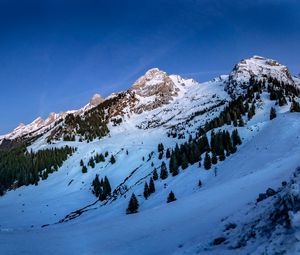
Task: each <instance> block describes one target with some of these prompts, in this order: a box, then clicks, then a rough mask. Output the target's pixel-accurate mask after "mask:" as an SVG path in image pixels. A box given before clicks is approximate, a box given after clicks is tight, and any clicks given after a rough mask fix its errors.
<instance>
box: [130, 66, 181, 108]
mask: <svg viewBox="0 0 300 255" xmlns="http://www.w3.org/2000/svg"><path fill="white" fill-rule="evenodd" d="M130 91H132V92H134V93H135V94H136V95H137V99H138V100H139V101H140V104H139V106H138V107H137V108H136V109H135V112H137V113H140V112H142V111H148V110H152V109H155V108H157V107H159V106H161V105H163V104H167V103H169V102H170V101H171V100H172V99H173V97H175V96H177V95H178V92H179V88H178V87H177V86H176V85H175V83H174V82H173V80H172V79H171V78H170V77H169V76H168V75H167V73H166V72H164V71H161V70H159V69H158V68H153V69H150V70H149V71H147V72H146V73H145V75H143V76H142V77H140V78H139V79H138V80H137V81H136V82H135V83H134V84H133V86H132V88H131V90H130Z"/></svg>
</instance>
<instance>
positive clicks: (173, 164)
mask: <svg viewBox="0 0 300 255" xmlns="http://www.w3.org/2000/svg"><path fill="white" fill-rule="evenodd" d="M169 169H170V173H171V174H172V175H173V176H176V175H177V174H178V164H177V160H176V157H175V153H172V155H171V159H170V166H169Z"/></svg>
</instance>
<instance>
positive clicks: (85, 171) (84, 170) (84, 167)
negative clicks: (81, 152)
mask: <svg viewBox="0 0 300 255" xmlns="http://www.w3.org/2000/svg"><path fill="white" fill-rule="evenodd" d="M81 171H82V173H83V174H85V173H87V167H86V166H83V167H82V169H81Z"/></svg>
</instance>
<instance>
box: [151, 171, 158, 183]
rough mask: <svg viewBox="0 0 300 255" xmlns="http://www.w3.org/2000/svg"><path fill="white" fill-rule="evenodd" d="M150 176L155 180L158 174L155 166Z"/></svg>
mask: <svg viewBox="0 0 300 255" xmlns="http://www.w3.org/2000/svg"><path fill="white" fill-rule="evenodd" d="M152 178H153V180H154V181H156V180H157V179H158V174H157V170H156V168H154V170H153V174H152Z"/></svg>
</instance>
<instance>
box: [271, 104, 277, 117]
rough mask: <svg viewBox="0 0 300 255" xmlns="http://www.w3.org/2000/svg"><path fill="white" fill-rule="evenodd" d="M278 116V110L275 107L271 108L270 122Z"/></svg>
mask: <svg viewBox="0 0 300 255" xmlns="http://www.w3.org/2000/svg"><path fill="white" fill-rule="evenodd" d="M276 116H277V114H276V109H275V108H274V107H271V110H270V120H272V119H275V118H276Z"/></svg>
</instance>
